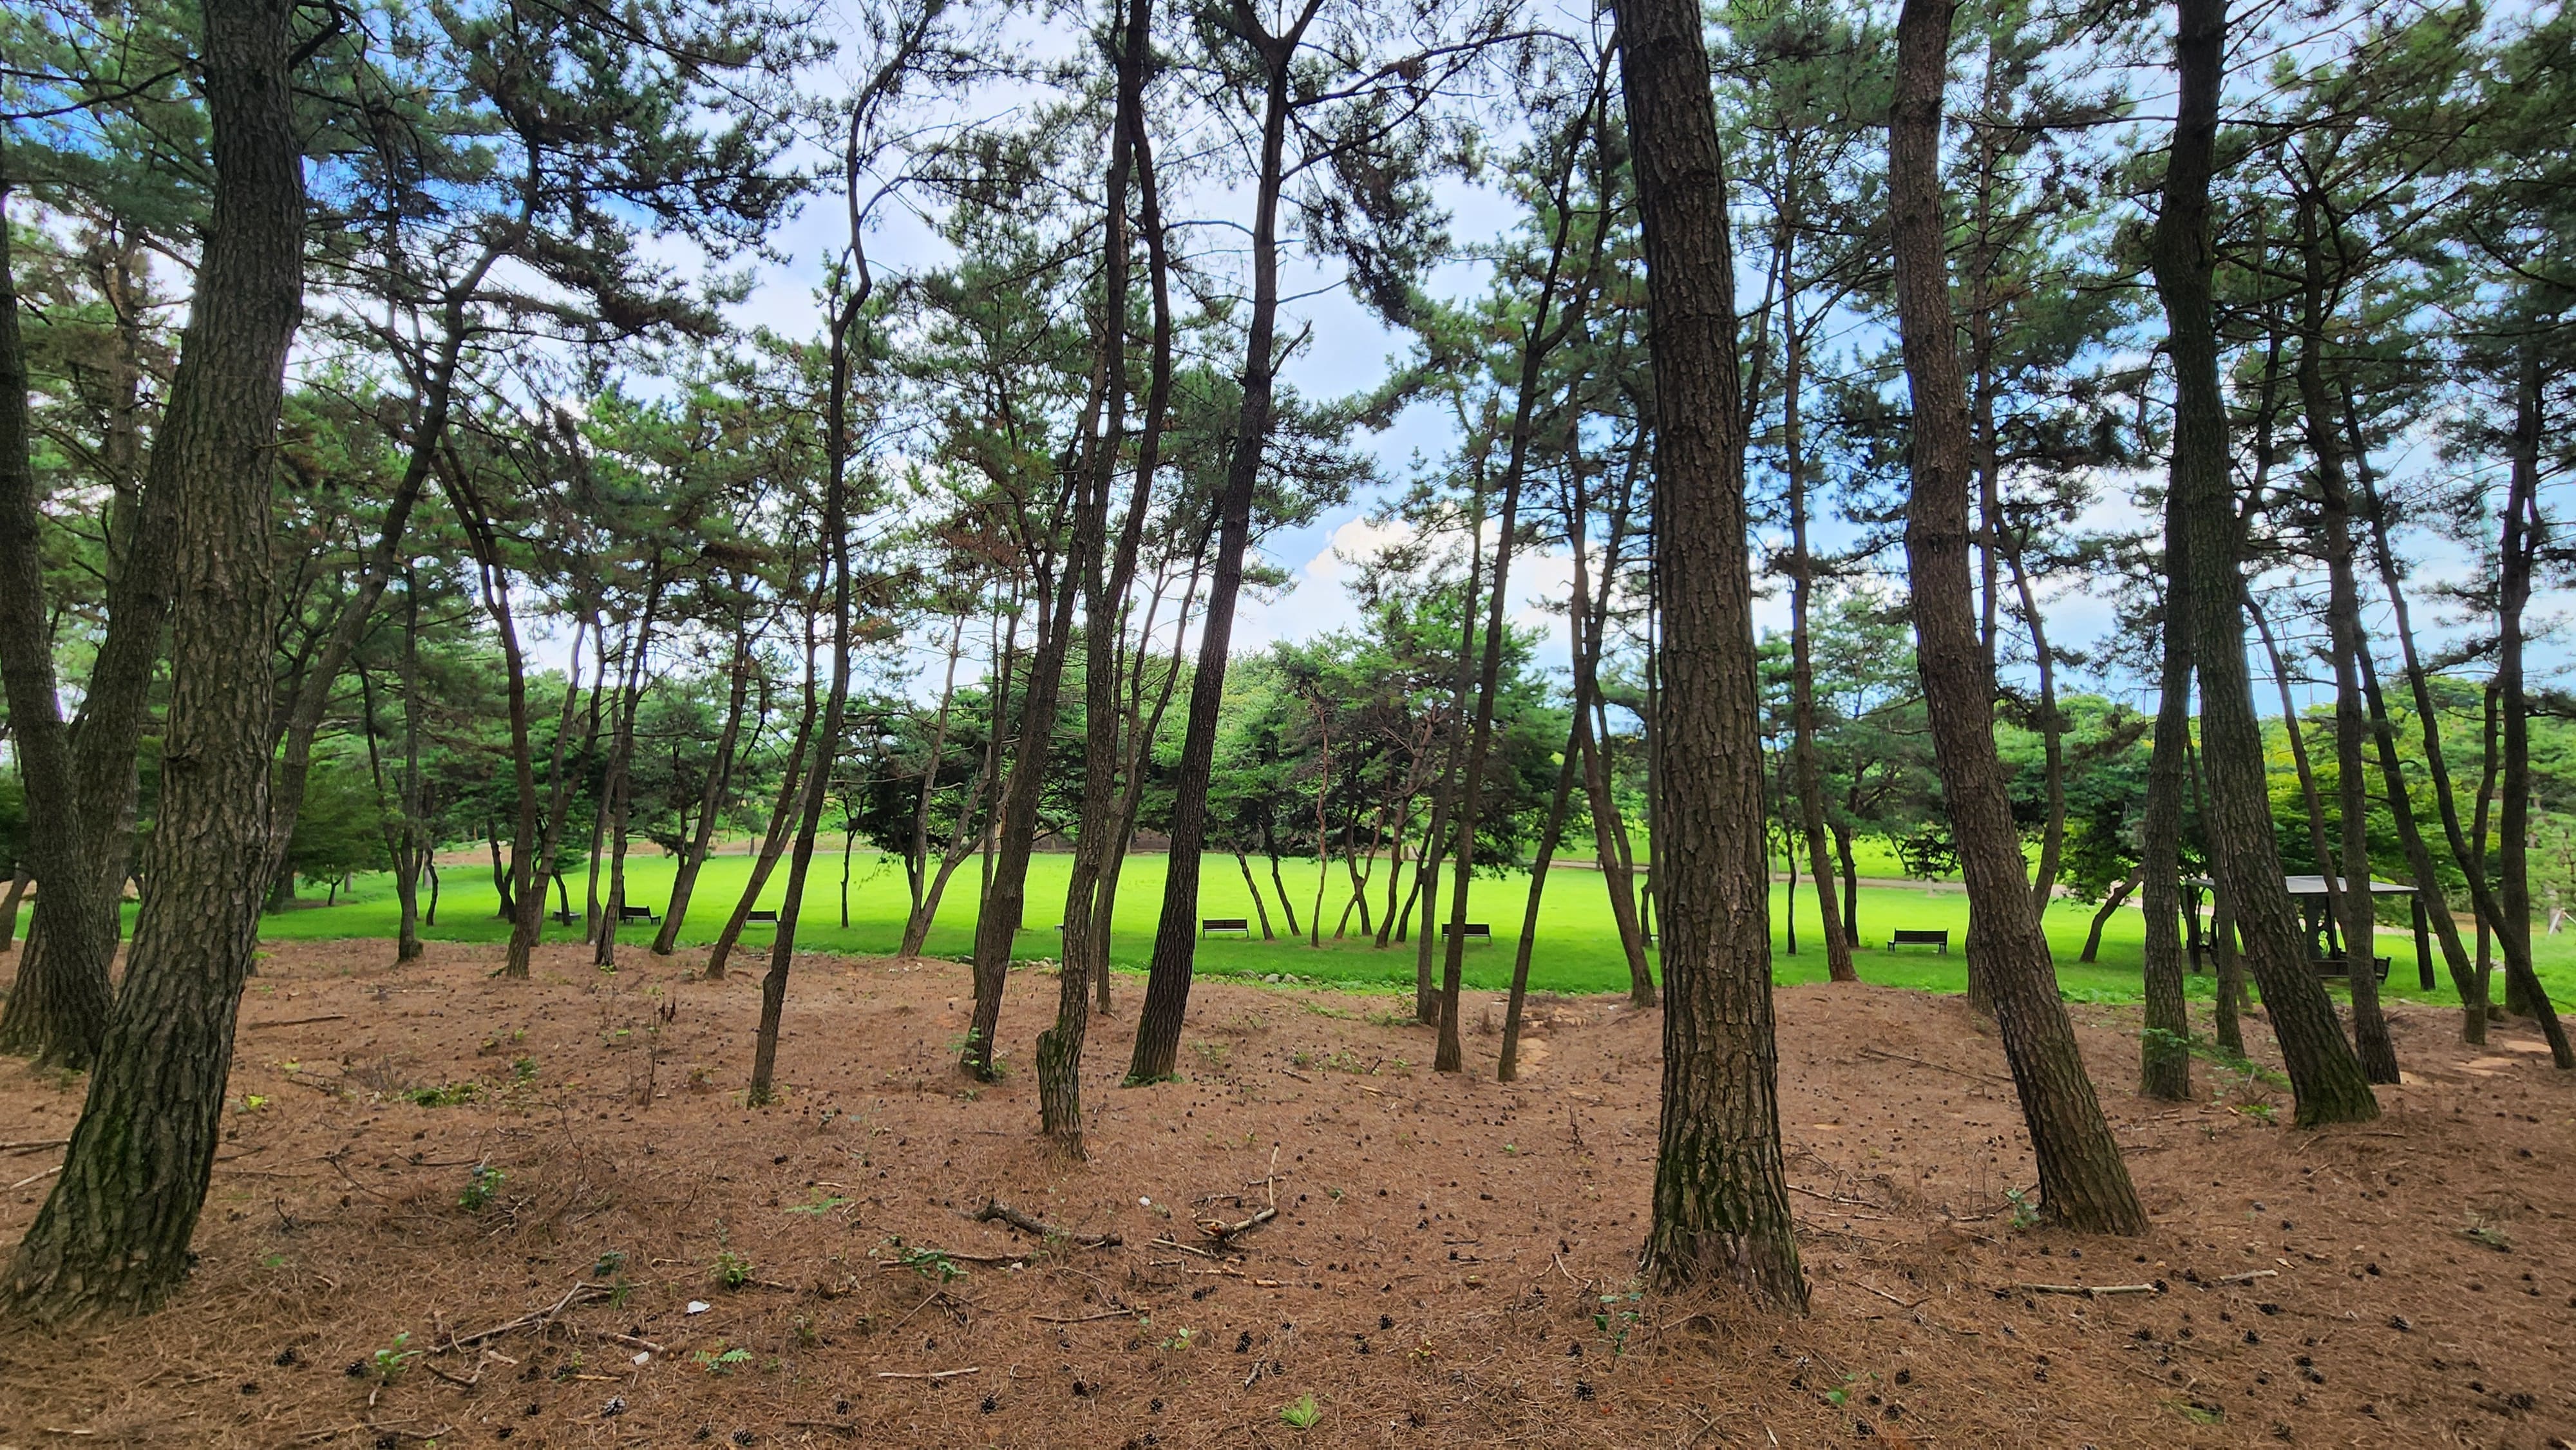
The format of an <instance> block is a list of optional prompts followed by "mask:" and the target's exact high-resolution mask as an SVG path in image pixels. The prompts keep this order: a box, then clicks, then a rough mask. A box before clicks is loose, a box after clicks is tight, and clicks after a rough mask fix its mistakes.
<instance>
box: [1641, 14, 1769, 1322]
mask: <svg viewBox="0 0 2576 1450" xmlns="http://www.w3.org/2000/svg"><path fill="white" fill-rule="evenodd" d="M1619 24H1620V31H1621V37H1620V78H1621V83H1622V89H1623V90H1624V92H1625V94H1626V100H1627V112H1628V124H1629V128H1630V132H1631V141H1632V144H1633V146H1634V147H1635V153H1636V160H1635V167H1636V181H1637V208H1638V214H1639V219H1640V221H1641V223H1642V226H1643V231H1644V238H1645V259H1646V284H1647V298H1648V304H1647V305H1648V310H1649V312H1650V313H1651V315H1652V318H1653V322H1654V326H1653V330H1652V332H1651V333H1650V352H1651V358H1652V363H1653V369H1654V379H1655V397H1656V405H1657V412H1658V418H1659V426H1658V427H1657V428H1656V430H1655V478H1656V481H1657V489H1658V500H1657V501H1658V504H1659V507H1658V508H1657V510H1656V518H1655V526H1656V530H1657V534H1658V538H1657V548H1656V565H1657V574H1656V583H1657V585H1658V589H1657V593H1658V595H1659V596H1660V601H1661V608H1662V612H1663V615H1664V631H1665V632H1664V639H1663V652H1664V654H1665V656H1666V658H1665V659H1664V661H1663V662H1662V674H1663V677H1664V678H1663V680H1662V682H1661V685H1662V690H1661V693H1662V695H1663V698H1662V699H1661V700H1659V701H1658V709H1657V710H1656V712H1655V713H1656V716H1657V719H1656V729H1657V733H1658V734H1659V735H1669V736H1670V737H1671V738H1670V741H1669V746H1670V748H1669V749H1667V750H1666V751H1665V752H1664V754H1663V759H1662V765H1661V769H1660V771H1659V772H1658V777H1659V778H1658V780H1657V782H1656V784H1657V786H1658V788H1659V789H1661V790H1664V791H1669V792H1670V799H1669V800H1668V801H1666V802H1665V803H1663V805H1662V807H1661V808H1660V811H1659V813H1658V818H1657V819H1656V820H1655V822H1654V827H1655V830H1654V837H1655V851H1654V883H1655V884H1654V890H1655V900H1656V907H1657V912H1658V914H1659V916H1660V917H1661V919H1662V926H1663V929H1664V995H1665V1003H1664V1079H1663V1120H1662V1130H1661V1133H1660V1135H1659V1142H1658V1144H1657V1151H1656V1156H1655V1188H1654V1216H1653V1222H1652V1225H1651V1226H1650V1227H1649V1229H1648V1231H1647V1239H1646V1249H1645V1269H1646V1271H1647V1273H1648V1274H1649V1275H1650V1276H1651V1277H1652V1278H1653V1279H1654V1280H1655V1281H1656V1282H1658V1283H1661V1284H1665V1285H1669V1286H1674V1287H1680V1286H1683V1285H1688V1284H1692V1283H1697V1282H1704V1281H1717V1282H1730V1281H1731V1282H1733V1283H1735V1284H1737V1285H1739V1286H1740V1287H1742V1288H1743V1289H1744V1290H1746V1291H1747V1292H1748V1293H1750V1294H1751V1295H1752V1296H1753V1297H1754V1299H1755V1300H1756V1301H1757V1302H1760V1303H1763V1304H1767V1305H1770V1306H1772V1307H1775V1308H1779V1309H1785V1310H1788V1311H1790V1312H1793V1313H1794V1312H1801V1311H1803V1310H1804V1309H1805V1307H1806V1302H1807V1282H1806V1276H1805V1274H1804V1273H1803V1272H1802V1271H1801V1270H1800V1268H1799V1266H1798V1245H1797V1238H1796V1232H1795V1229H1794V1227H1793V1225H1792V1224H1791V1222H1790V1215H1789V1191H1788V1183H1787V1178H1786V1174H1785V1172H1784V1169H1783V1165H1782V1161H1781V1154H1780V1108H1779V1095H1778V1094H1779V1049H1778V1046H1777V1044H1776V1041H1775V1039H1774V1036H1773V1029H1772V1014H1771V926H1770V915H1771V881H1770V875H1771V873H1770V870H1769V865H1770V863H1769V862H1768V860H1766V859H1765V852H1764V848H1763V819H1764V810H1763V804H1762V739H1761V722H1760V717H1759V711H1758V704H1757V701H1756V699H1755V692H1754V675H1753V670H1754V664H1753V581H1752V571H1751V566H1750V561H1749V559H1748V558H1747V556H1746V553H1745V545H1744V540H1745V530H1746V526H1747V519H1746V515H1745V503H1744V448H1745V435H1744V415H1743V410H1742V409H1743V400H1742V395H1741V394H1742V389H1741V380H1740V377H1739V374H1738V372H1737V363H1736V355H1735V346H1736V315H1735V275H1734V274H1735V257H1734V247H1733V244H1732V243H1731V241H1730V240H1729V238H1728V236H1727V217H1726V171H1725V162H1724V160H1723V158H1722V157H1721V156H1720V154H1719V151H1718V142H1717V120H1716V114H1715V108H1714V105H1713V104H1712V102H1711V99H1710V94H1709V79H1708V78H1709V65H1708V50H1707V47H1706V44H1705V43H1704V41H1703V39H1702V37H1701V33H1700V26H1701V20H1700V9H1699V7H1698V6H1697V5H1695V4H1691V3H1689V0H1632V3H1630V4H1629V5H1627V6H1626V7H1624V8H1623V9H1622V10H1621V12H1620V16H1619ZM1659 743H1660V742H1659Z"/></svg>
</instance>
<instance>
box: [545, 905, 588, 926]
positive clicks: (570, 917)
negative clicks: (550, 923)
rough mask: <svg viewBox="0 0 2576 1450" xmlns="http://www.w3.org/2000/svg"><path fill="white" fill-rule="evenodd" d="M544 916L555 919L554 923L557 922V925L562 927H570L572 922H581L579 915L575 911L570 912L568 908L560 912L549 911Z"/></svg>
mask: <svg viewBox="0 0 2576 1450" xmlns="http://www.w3.org/2000/svg"><path fill="white" fill-rule="evenodd" d="M546 915H548V916H551V917H553V918H554V919H555V921H556V922H557V924H559V925H562V926H570V925H572V924H573V923H574V922H576V921H579V920H581V915H580V913H578V912H575V911H573V910H571V909H569V908H566V909H565V910H562V911H549V912H547V913H546Z"/></svg>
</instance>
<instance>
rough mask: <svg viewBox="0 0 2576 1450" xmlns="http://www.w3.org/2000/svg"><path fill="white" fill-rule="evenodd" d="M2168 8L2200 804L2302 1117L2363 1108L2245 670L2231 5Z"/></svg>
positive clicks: (2370, 1106) (2348, 1114) (2351, 1117)
mask: <svg viewBox="0 0 2576 1450" xmlns="http://www.w3.org/2000/svg"><path fill="white" fill-rule="evenodd" d="M2174 10H2175V14H2176V17H2177V22H2178V27H2179V31H2178V39H2177V43H2176V56H2177V70H2178V72H2179V76H2180V102H2179V109H2178V115H2177V119H2176V122H2175V126H2174V140H2173V146H2172V149H2171V151H2170V153H2169V155H2168V158H2167V161H2166V168H2165V183H2164V199H2163V206H2162V209H2161V211H2160V212H2159V214H2158V217H2157V222H2156V227H2155V231H2154V233H2153V235H2152V238H2151V240H2150V245H2149V249H2148V250H2149V256H2150V260H2151V262H2152V264H2153V269H2154V273H2155V282H2156V291H2157V293H2158V295H2159V296H2160V297H2161V298H2162V300H2163V302H2164V309H2165V318H2166V335H2167V344H2166V346H2167V351H2168V353H2169V355H2170V356H2171V357H2172V359H2173V363H2174V378H2175V390H2176V397H2175V406H2174V438H2173V457H2172V472H2173V483H2172V487H2173V488H2174V490H2175V491H2176V492H2177V493H2179V494H2180V495H2181V496H2182V510H2183V516H2184V518H2185V520H2186V524H2187V527H2186V529H2185V531H2184V532H2185V536H2186V546H2187V547H2188V548H2189V550H2190V554H2191V576H2192V577H2191V586H2190V588H2191V596H2192V598H2191V611H2192V635H2193V639H2192V659H2193V667H2194V673H2195V674H2196V675H2197V676H2198V678H2199V681H2200V700H2201V709H2200V718H2201V737H2202V752H2203V757H2202V758H2203V764H2204V767H2205V770H2206V772H2207V775H2208V778H2209V793H2208V800H2207V802H2206V804H2207V806H2208V811H2207V813H2206V814H2205V815H2204V816H2203V818H2202V819H2203V822H2204V825H2205V829H2206V832H2207V835H2208V837H2209V840H2210V845H2211V848H2212V853H2213V855H2214V856H2215V857H2216V863H2215V864H2216V867H2217V870H2216V873H2215V874H2216V876H2217V879H2218V883H2219V890H2220V891H2221V892H2222V893H2224V894H2225V896H2226V897H2227V899H2228V902H2229V906H2230V908H2231V910H2232V912H2233V913H2234V915H2235V918H2236V924H2237V927H2238V929H2239V931H2240V932H2241V933H2242V934H2243V937H2244V940H2245V945H2246V949H2247V953H2246V954H2247V957H2248V959H2249V964H2250V965H2251V967H2252V968H2253V973H2254V979H2255V981H2256V982H2257V983H2258V984H2259V985H2260V986H2261V988H2262V992H2263V1003H2264V1006H2265V1007H2266V1009H2267V1010H2268V1011H2269V1012H2270V1014H2271V1017H2272V1026H2273V1033H2274V1036H2275V1038H2276V1039H2277V1040H2278V1041H2279V1043H2280V1045H2281V1055H2282V1059H2283V1062H2284V1065H2285V1066H2286V1067H2287V1068H2288V1070H2289V1077H2290V1084H2291V1090H2292V1092H2293V1093H2294V1094H2295V1096H2296V1098H2297V1101H2298V1121H2299V1122H2300V1123H2301V1124H2303V1125H2313V1124H2320V1123H2339V1122H2357V1121H2364V1120H2367V1119H2370V1118H2374V1117H2377V1116H2378V1115H2379V1104H2378V1101H2377V1099H2376V1098H2374V1097H2373V1096H2372V1094H2371V1091H2370V1083H2369V1080H2368V1079H2367V1078H2365V1077H2364V1076H2363V1075H2362V1071H2361V1065H2360V1063H2359V1062H2358V1061H2357V1060H2356V1059H2355V1058H2354V1056H2353V1052H2352V1045H2351V1044H2350V1043H2348V1042H2346V1041H2345V1040H2344V1036H2343V1031H2342V1029H2341V1028H2340V1027H2339V1026H2338V1025H2337V1024H2336V1022H2335V1017H2334V1007H2333V1004H2332V1003H2330V1002H2329V1001H2328V1000H2327V998H2326V992H2325V988H2324V987H2323V986H2321V985H2320V984H2319V983H2318V982H2317V979H2316V974H2315V973H2313V972H2311V971H2310V970H2309V969H2308V966H2307V963H2306V962H2305V961H2303V960H2301V957H2302V955H2303V953H2302V952H2301V951H2300V949H2299V936H2298V926H2297V923H2296V922H2295V921H2294V920H2292V917H2291V913H2290V902H2289V897H2288V896H2287V895H2286V894H2285V893H2284V892H2283V890H2282V877H2281V863H2280V856H2279V852H2278V850H2277V848H2276V845H2275V843H2274V840H2273V835H2272V810H2271V798H2270V793H2269V791H2268V789H2267V787H2266V785H2265V783H2264V764H2263V738H2262V732H2261V730H2260V729H2259V728H2258V727H2257V725H2256V723H2255V719H2254V698H2253V690H2252V686H2251V683H2250V681H2249V680H2248V679H2247V675H2246V670H2245V627H2244V620H2243V614H2242V605H2243V596H2244V579H2243V575H2242V573H2241V566H2240V562H2239V551H2240V548H2241V541H2240V539H2239V537H2238V531H2239V525H2238V523H2237V512H2236V509H2235V507H2234V498H2233V494H2234V483H2233V480H2232V478H2231V476H2230V474H2229V467H2228V446H2227V402H2226V397H2225V395H2224V393H2223V392H2222V391H2221V390H2220V387H2219V363H2220V357H2219V340H2218V326H2217V319H2216V313H2215V307H2214V302H2213V296H2212V293H2213V280H2212V276H2211V270H2212V267H2213V254H2212V253H2211V251H2210V245H2209V233H2210V219H2209V218H2210V202H2209V193H2210V181H2211V175H2212V172H2213V169H2214V167H2215V161H2216V150H2217V135H2218V101H2219V91H2220V88H2221V85H2222V83H2223V81H2224V77H2225V47H2226V39H2227V4H2226V0H2175V5H2174Z"/></svg>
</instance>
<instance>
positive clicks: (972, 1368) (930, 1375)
mask: <svg viewBox="0 0 2576 1450" xmlns="http://www.w3.org/2000/svg"><path fill="white" fill-rule="evenodd" d="M983 1372H984V1367H983V1366H982V1365H980V1364H970V1365H968V1366H966V1367H965V1368H964V1369H934V1370H900V1369H881V1370H878V1371H877V1378H878V1379H881V1380H953V1379H955V1378H957V1377H958V1376H959V1375H967V1374H982V1373H983Z"/></svg>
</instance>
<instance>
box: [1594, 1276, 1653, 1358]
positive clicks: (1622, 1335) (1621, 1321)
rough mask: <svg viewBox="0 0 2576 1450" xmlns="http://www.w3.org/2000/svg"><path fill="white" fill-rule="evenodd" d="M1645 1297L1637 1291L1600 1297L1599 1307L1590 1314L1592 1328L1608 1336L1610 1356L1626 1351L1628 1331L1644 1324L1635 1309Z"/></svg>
mask: <svg viewBox="0 0 2576 1450" xmlns="http://www.w3.org/2000/svg"><path fill="white" fill-rule="evenodd" d="M1645 1297H1646V1295H1645V1292H1644V1291H1643V1290H1637V1289H1632V1290H1630V1291H1628V1292H1627V1293H1625V1294H1604V1295H1602V1296H1601V1307H1600V1308H1599V1309H1597V1310H1595V1311H1593V1314H1592V1327H1593V1328H1595V1329H1597V1330H1600V1331H1601V1332H1602V1333H1604V1334H1606V1335H1609V1336H1610V1353H1611V1354H1612V1356H1614V1357H1616V1356H1618V1355H1620V1354H1623V1353H1625V1352H1626V1351H1627V1348H1628V1331H1630V1330H1632V1329H1634V1328H1636V1327H1637V1326H1638V1325H1640V1324H1642V1323H1644V1322H1645V1319H1646V1316H1645V1314H1644V1313H1643V1312H1642V1311H1640V1310H1639V1309H1638V1308H1637V1305H1638V1304H1639V1303H1641V1302H1643V1301H1644V1299H1645Z"/></svg>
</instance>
